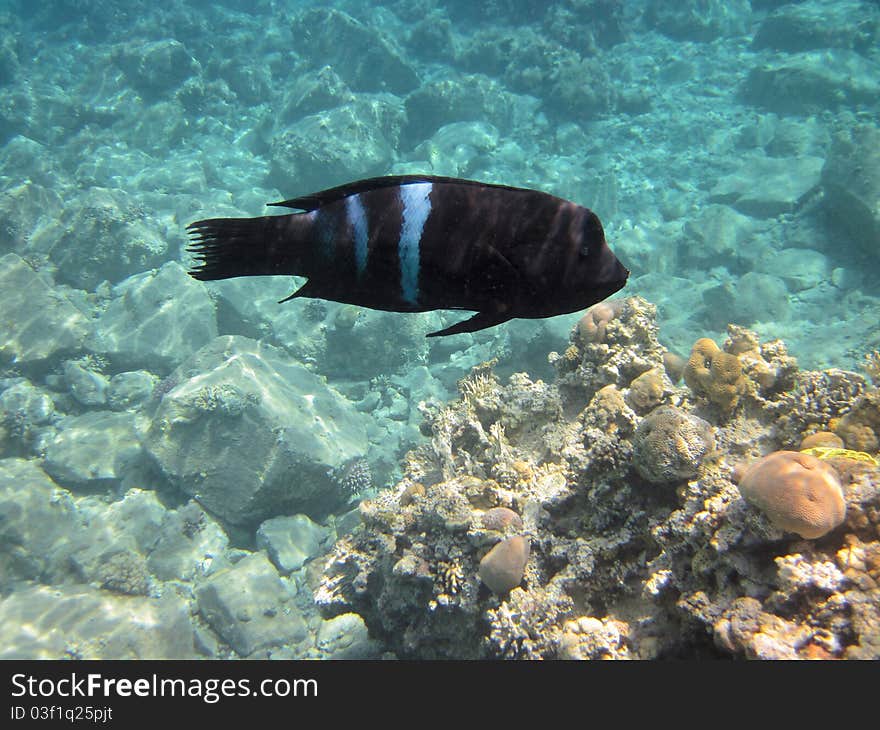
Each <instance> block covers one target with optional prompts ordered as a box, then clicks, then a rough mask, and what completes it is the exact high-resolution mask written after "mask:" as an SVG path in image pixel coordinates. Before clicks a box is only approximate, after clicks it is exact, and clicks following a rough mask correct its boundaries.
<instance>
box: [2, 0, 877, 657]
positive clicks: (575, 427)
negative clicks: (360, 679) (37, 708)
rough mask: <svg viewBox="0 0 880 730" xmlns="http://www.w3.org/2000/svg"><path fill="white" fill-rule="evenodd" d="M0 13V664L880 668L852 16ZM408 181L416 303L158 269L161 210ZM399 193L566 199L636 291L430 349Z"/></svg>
mask: <svg viewBox="0 0 880 730" xmlns="http://www.w3.org/2000/svg"><path fill="white" fill-rule="evenodd" d="M0 28H2V31H3V32H2V33H0V300H2V301H0V541H2V543H3V545H4V550H3V551H2V553H0V623H2V625H3V626H4V639H3V642H2V644H0V657H2V658H37V657H41V658H42V657H45V658H62V657H64V658H69V657H80V658H146V657H154V658H189V657H222V658H244V657H248V658H264V657H272V658H375V657H380V656H384V657H389V656H395V657H398V658H436V657H444V658H489V657H505V658H665V657H729V658H731V657H742V656H745V657H750V658H767V659H769V658H878V657H880V608H878V606H880V588H878V584H880V572H878V571H880V567H878V566H880V542H878V522H877V515H878V514H880V491H878V468H877V458H878V451H880V391H878V382H880V354H878V352H880V326H878V323H880V289H878V283H877V282H878V281H880V276H878V269H880V263H878V250H880V214H878V211H880V157H878V156H880V129H878V125H877V121H876V120H877V119H878V103H880V101H878V100H880V51H878V48H880V43H878V42H877V41H878V34H880V9H878V6H877V5H876V3H871V2H862V1H859V0H832V1H830V2H824V1H823V2H819V1H818V0H807V2H802V3H797V4H781V3H775V2H765V1H761V2H758V1H757V0H755V1H753V2H751V3H749V2H747V1H746V0H737V1H735V2H722V1H721V0H710V1H709V2H706V1H705V0H700V1H699V2H698V1H697V0H686V1H685V2H670V1H669V0H665V1H663V0H637V1H635V2H627V3H616V2H607V1H606V0H558V1H555V2H548V3H540V4H538V3H533V2H526V1H525V0H499V1H498V2H493V3H483V4H480V3H472V2H464V1H459V0H434V1H433V2H429V3H425V2H422V1H421V0H389V1H388V2H385V3H363V2H354V1H353V0H352V1H351V2H335V3H324V4H315V3H298V2H276V1H270V0H257V1H256V2H235V1H234V0H225V1H224V2H219V3H209V2H193V1H184V0H181V1H179V2H170V1H169V2H158V3H156V2H153V3H146V2H140V1H136V2H130V1H129V2H121V1H120V2H114V1H111V0H93V1H92V2H80V1H78V0H77V1H75V2H74V1H73V0H57V2H53V3H51V4H48V3H43V4H39V3H37V4H35V3H27V2H24V1H23V0H6V1H5V2H2V3H0ZM407 175H417V176H421V177H420V182H419V183H417V184H416V185H414V186H411V188H412V189H411V190H409V191H408V192H406V194H402V193H401V194H399V195H398V196H397V198H396V199H395V200H392V201H391V205H390V207H391V208H394V206H395V205H396V206H397V214H396V216H395V215H389V216H388V221H389V223H388V225H389V226H391V227H393V228H394V229H395V230H394V233H395V236H394V237H392V238H393V243H394V251H395V252H396V258H395V259H394V263H395V266H397V267H398V268H392V270H391V271H390V273H388V272H386V273H388V277H387V281H389V282H393V284H394V285H395V286H396V287H397V288H396V289H395V290H394V291H393V292H390V293H391V294H393V295H394V296H397V297H399V298H400V299H401V301H402V302H404V303H405V302H407V301H408V302H409V309H408V310H407V311H408V313H399V312H397V311H376V309H375V308H374V305H375V304H376V300H375V299H351V298H348V299H346V298H345V297H344V296H322V295H325V294H327V293H328V289H322V290H313V294H314V295H315V296H313V297H311V298H309V297H305V296H304V297H303V298H302V299H300V300H299V301H297V302H294V303H291V304H286V305H280V304H279V303H278V302H279V300H281V299H283V298H285V297H286V296H287V295H288V294H289V293H290V292H291V291H292V290H293V289H294V288H297V287H300V286H302V285H303V284H304V280H303V279H302V278H294V277H288V276H274V277H259V276H251V277H246V278H232V279H229V280H227V281H223V282H219V283H213V282H203V281H198V280H196V279H194V278H192V277H190V276H188V275H187V271H188V270H193V269H194V267H198V266H199V260H198V259H197V258H196V257H194V256H193V255H192V254H190V253H188V252H187V251H186V247H187V244H188V241H187V234H186V228H185V227H186V225H187V224H189V223H191V222H192V221H199V220H206V219H211V218H221V219H241V218H248V217H252V216H264V215H271V214H277V212H278V211H273V210H272V209H268V208H264V205H265V204H266V203H267V202H270V201H278V200H287V201H294V202H296V201H297V200H298V201H300V203H305V204H304V205H299V206H298V207H299V208H300V209H302V210H306V211H308V210H311V208H309V207H308V201H309V200H311V197H310V196H312V194H313V193H315V191H324V190H328V189H332V188H334V187H336V186H340V185H345V184H347V183H351V182H352V181H358V180H364V179H370V178H376V177H386V176H397V177H399V176H407ZM425 176H431V179H437V178H456V179H459V180H461V179H467V180H477V181H481V182H483V183H491V184H496V185H502V186H509V187H513V188H526V189H529V190H533V191H540V193H543V194H546V195H547V196H555V197H554V199H562V200H566V201H572V203H574V204H576V205H577V206H582V207H583V208H585V209H589V210H590V211H593V212H594V214H595V215H596V216H597V217H598V220H601V226H602V228H603V229H604V237H605V239H607V244H608V246H609V247H610V249H611V250H613V251H614V255H616V257H617V258H618V259H619V261H620V263H621V265H622V266H623V267H625V268H626V269H628V270H629V271H630V272H631V273H630V276H629V280H628V282H627V284H626V288H625V289H624V290H623V291H622V292H621V293H620V294H618V295H616V296H615V297H613V298H611V299H608V300H607V301H604V302H601V303H598V304H596V305H595V306H593V307H592V308H591V309H590V310H588V311H586V312H583V311H571V313H570V314H567V315H562V316H552V317H547V318H541V319H526V320H512V321H508V322H504V323H501V320H500V318H499V317H498V314H499V312H497V311H496V312H495V319H492V317H490V318H489V319H487V320H481V321H478V322H477V324H481V323H482V324H481V326H486V325H492V324H499V325H500V326H493V327H488V328H485V329H479V328H477V327H472V328H471V329H472V330H473V331H462V330H454V331H458V332H459V333H458V334H456V335H455V336H454V337H438V338H431V339H426V338H425V337H424V335H425V333H429V332H437V331H445V330H448V328H451V327H452V328H454V327H455V326H456V325H455V323H456V322H459V321H460V320H461V318H462V315H461V313H457V312H448V311H444V310H442V309H439V310H436V311H434V308H433V306H416V305H414V304H413V302H416V303H418V302H419V297H420V296H422V295H424V293H425V291H426V290H425V289H424V287H425V286H428V284H429V283H430V280H429V279H425V277H423V276H422V270H421V268H420V266H419V264H420V262H421V254H422V246H421V240H422V239H421V238H420V236H418V235H417V233H418V232H419V231H420V230H421V232H422V234H423V235H424V233H425V232H426V231H428V227H429V226H430V225H431V215H432V214H433V213H436V212H437V209H436V208H435V207H434V205H435V202H436V199H435V198H433V197H431V193H432V192H433V190H432V191H430V192H429V193H428V194H427V195H424V194H423V193H425V192H426V188H425V187H424V185H425V183H426V182H427V180H428V178H426V177H425ZM303 196H305V197H303ZM348 200H349V201H350V202H349V203H346V206H347V208H346V211H347V214H348V215H349V216H350V218H347V219H346V222H351V223H352V225H351V231H352V239H351V241H352V249H351V258H350V263H351V266H352V270H353V271H357V270H358V266H362V267H364V271H369V269H370V266H371V265H374V264H375V263H376V259H372V260H371V259H370V256H369V252H370V248H369V242H370V236H371V232H370V221H371V220H374V221H375V220H377V218H376V216H379V217H381V216H382V210H383V208H382V206H379V207H378V208H375V209H370V208H369V205H367V204H365V203H363V201H360V202H361V209H362V212H363V217H362V218H360V219H359V218H358V216H357V213H358V209H357V205H356V202H357V201H355V202H351V198H349V199H348ZM395 201H396V202H395ZM387 202H388V201H386V203H387ZM387 207H388V206H386V208H384V209H387ZM506 210H508V211H510V210H511V208H509V207H508V208H506ZM530 210H531V208H529V207H527V206H524V209H523V210H522V211H519V210H517V211H516V213H517V214H520V213H522V214H523V215H528V213H529V212H530ZM377 211H378V212H377ZM511 215H512V214H511ZM316 216H317V214H316ZM338 220H341V219H337V222H338ZM356 220H361V221H362V222H363V224H364V225H363V226H362V227H361V228H358V227H357V226H355V225H354V224H353V222H355V221H356ZM330 222H331V223H332V222H333V221H330ZM499 230H500V229H499ZM362 239H363V240H364V241H365V242H366V243H367V245H366V246H363V245H361V244H359V243H358V241H361V240H362ZM389 240H390V239H389ZM432 243H433V244H434V245H435V246H437V247H438V250H441V251H442V248H441V245H442V244H443V241H442V240H439V239H438V240H433V241H432ZM447 244H448V251H449V252H450V253H453V252H456V251H457V252H459V253H460V252H461V251H465V252H467V251H468V250H469V249H468V247H467V246H463V245H462V239H461V237H460V234H458V235H456V236H455V240H450V241H448V242H447ZM245 253H246V251H245ZM502 253H503V246H502ZM416 254H418V255H416ZM208 258H209V260H210V257H208ZM502 258H507V256H506V254H504V255H503V256H502ZM501 260H502V259H500V258H498V259H495V261H496V263H498V262H501ZM508 260H509V259H508ZM517 265H518V266H519V265H520V263H519V262H517ZM514 268H515V267H514ZM330 271H332V269H330ZM233 273H235V272H233ZM254 273H257V272H254ZM259 273H269V272H262V271H261V272H259ZM283 273H288V272H287V271H286V270H285V271H284V272H283ZM206 278H207V277H206ZM327 282H329V283H327ZM327 282H325V286H327V287H331V289H332V286H331V285H332V284H334V283H336V284H338V283H339V282H334V280H333V277H332V276H329V277H328V278H327ZM487 283H490V284H493V285H494V284H497V280H496V279H493V278H492V277H488V278H487ZM489 288H491V287H489ZM331 293H334V294H335V293H338V290H333V291H332V292H331ZM386 293H388V292H386ZM559 293H560V292H558V291H555V292H554V294H555V295H559ZM605 295H607V293H606V294H605ZM545 296H546V293H545V292H544V291H538V292H536V293H535V295H534V297H533V300H532V301H531V302H530V306H533V307H534V309H533V310H530V311H533V312H535V313H537V314H538V316H540V317H544V316H545V314H556V313H557V312H560V311H565V310H564V308H560V307H555V308H554V307H553V306H552V305H548V302H547V301H545V300H544V297H545ZM603 296H604V295H603ZM345 301H353V302H354V303H343V302H345ZM436 301H438V300H435V299H432V300H431V302H429V303H435V302H436ZM443 303H444V304H449V305H450V306H463V305H462V303H461V301H450V300H444V301H443ZM468 303H473V302H468ZM422 304H424V302H422ZM575 304H576V306H573V307H572V308H571V309H572V310H578V309H579V308H581V307H583V306H585V304H586V302H583V301H578V302H576V303H575ZM464 308H465V309H467V307H464ZM385 309H395V307H385ZM399 309H407V307H405V306H403V305H401V306H400V307H399ZM420 309H421V310H430V311H418V310H420ZM470 311H482V310H481V309H480V308H479V307H477V308H474V309H472V310H470ZM520 311H525V310H520ZM568 311H570V310H568ZM496 320H497V321H496ZM802 450H804V451H805V454H801V453H800V452H801V451H802ZM768 485H776V487H775V489H771V487H768ZM389 606H395V607H398V609H399V610H393V611H392V610H388V607H389ZM133 616H137V617H140V618H139V620H138V622H136V623H133V622H132V620H131V619H132V617H133Z"/></svg>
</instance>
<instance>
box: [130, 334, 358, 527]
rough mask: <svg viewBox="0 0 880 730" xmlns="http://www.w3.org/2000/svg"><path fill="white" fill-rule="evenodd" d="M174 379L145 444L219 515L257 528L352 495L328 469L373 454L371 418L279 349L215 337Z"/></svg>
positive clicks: (169, 473)
mask: <svg viewBox="0 0 880 730" xmlns="http://www.w3.org/2000/svg"><path fill="white" fill-rule="evenodd" d="M171 377H172V379H173V382H174V383H176V384H175V385H174V386H173V387H172V388H171V390H169V391H168V392H167V393H165V395H164V397H163V398H162V400H161V402H160V404H159V406H158V408H157V410H156V412H155V414H154V417H153V420H152V423H151V425H150V427H149V430H148V432H147V434H146V437H145V446H146V448H147V450H148V451H149V452H150V454H151V455H152V456H153V458H154V459H155V460H156V462H157V463H158V464H159V466H160V467H161V469H162V470H163V472H164V473H165V475H166V476H167V477H168V479H169V480H170V481H171V482H172V484H174V485H175V486H176V487H178V488H179V489H181V490H182V491H183V492H184V493H186V494H189V495H194V496H197V498H198V500H199V502H200V503H201V504H203V505H204V506H205V507H206V508H207V509H209V510H211V512H212V513H213V514H215V515H217V516H218V517H220V519H223V520H228V521H229V522H231V523H233V524H252V523H254V522H258V521H260V520H264V519H266V518H268V517H272V516H276V515H279V514H290V513H291V512H303V511H309V510H312V509H314V510H317V511H318V512H321V511H329V510H331V509H332V508H333V507H335V506H338V504H339V502H340V500H341V499H342V498H345V499H347V498H348V495H342V494H340V487H339V485H338V484H337V483H336V482H335V481H334V480H333V479H332V477H331V476H330V475H329V474H328V472H329V471H330V470H332V469H333V468H334V467H337V466H340V465H341V464H343V463H346V462H347V461H349V460H350V459H353V458H355V457H362V456H363V455H364V454H365V453H366V451H367V446H368V444H367V437H366V425H367V422H366V419H365V417H364V416H363V415H362V414H360V413H358V412H357V411H356V410H355V408H354V406H353V405H352V404H350V403H349V402H348V401H347V400H346V399H345V398H343V397H342V396H341V395H339V393H337V392H336V391H335V390H333V389H332V388H330V387H329V386H328V385H326V384H325V383H324V381H322V380H321V379H320V378H318V377H317V376H315V375H314V374H313V373H311V372H309V371H308V370H306V369H305V368H304V367H303V366H301V365H299V364H298V363H296V362H293V361H292V360H291V359H290V358H289V357H287V356H286V355H285V354H284V353H283V352H282V351H280V350H278V349H276V348H274V347H272V346H270V345H264V344H260V343H258V342H255V341H254V340H250V339H248V338H245V337H237V336H227V337H218V338H217V339H215V340H213V341H212V342H210V343H208V344H207V345H206V346H205V347H203V348H202V349H201V350H199V351H198V352H197V353H195V354H194V355H193V356H192V357H190V358H189V359H188V360H187V361H185V362H184V363H182V364H181V365H180V367H179V368H178V370H176V371H175V372H174V373H173V374H172V376H171Z"/></svg>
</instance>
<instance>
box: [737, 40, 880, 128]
mask: <svg viewBox="0 0 880 730" xmlns="http://www.w3.org/2000/svg"><path fill="white" fill-rule="evenodd" d="M878 68H880V66H878V64H877V62H876V61H873V60H868V59H866V58H865V57H863V56H860V55H859V54H857V53H854V52H852V51H845V50H841V49H838V50H835V51H833V52H830V53H829V52H824V51H810V52H805V53H798V54H791V55H784V56H782V57H781V58H780V60H774V61H770V62H768V63H765V64H763V65H760V66H756V67H755V68H753V69H752V70H751V71H749V75H748V77H747V78H746V80H745V83H744V84H743V86H742V89H741V93H742V96H743V99H744V100H745V101H746V102H747V103H749V104H752V105H754V106H757V107H759V108H762V109H768V110H770V111H774V112H776V113H778V114H802V115H809V114H815V113H817V112H824V111H833V110H837V109H839V108H841V107H847V108H852V107H858V106H860V105H870V104H872V103H873V100H874V99H876V98H877V96H878V94H880V81H878V79H880V73H878Z"/></svg>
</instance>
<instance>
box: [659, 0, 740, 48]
mask: <svg viewBox="0 0 880 730" xmlns="http://www.w3.org/2000/svg"><path fill="white" fill-rule="evenodd" d="M751 15H752V11H751V7H750V5H749V3H748V0H732V1H728V0H684V1H683V2H677V3H673V4H669V3H667V2H664V1H663V0H650V1H649V2H648V5H647V7H646V8H645V22H646V23H647V25H648V27H649V28H651V29H653V30H658V31H660V32H661V33H663V34H664V35H666V36H669V37H670V38H672V39H674V40H678V41H713V40H716V39H718V38H723V37H725V36H737V35H741V34H742V33H744V32H745V31H746V30H747V29H748V27H749V21H750V19H751Z"/></svg>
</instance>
